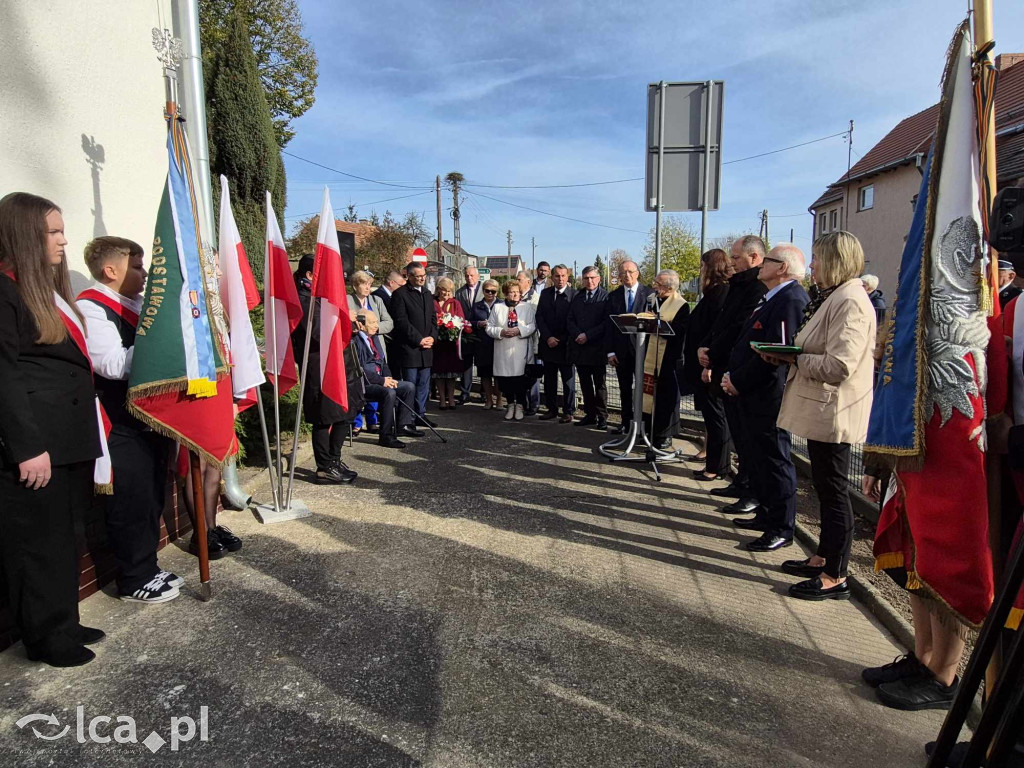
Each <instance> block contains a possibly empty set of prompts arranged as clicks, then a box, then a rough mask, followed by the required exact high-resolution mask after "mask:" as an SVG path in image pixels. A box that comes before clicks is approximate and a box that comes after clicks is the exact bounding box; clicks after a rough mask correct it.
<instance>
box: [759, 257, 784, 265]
mask: <svg viewBox="0 0 1024 768" xmlns="http://www.w3.org/2000/svg"><path fill="white" fill-rule="evenodd" d="M764 260H765V261H770V262H772V263H773V264H785V263H786V262H784V261H783V260H782V259H773V258H772V257H771V256H765V257H764Z"/></svg>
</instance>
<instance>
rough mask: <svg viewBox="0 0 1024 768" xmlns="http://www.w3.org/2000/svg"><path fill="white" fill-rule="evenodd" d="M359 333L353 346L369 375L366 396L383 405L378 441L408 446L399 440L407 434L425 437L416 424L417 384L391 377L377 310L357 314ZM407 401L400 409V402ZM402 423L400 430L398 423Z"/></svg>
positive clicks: (400, 446)
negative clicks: (382, 344) (414, 416)
mask: <svg viewBox="0 0 1024 768" xmlns="http://www.w3.org/2000/svg"><path fill="white" fill-rule="evenodd" d="M356 328H358V329H359V330H358V332H357V333H356V334H355V335H354V336H353V337H352V346H354V347H355V348H356V354H357V355H358V356H359V364H360V365H361V366H362V368H363V374H364V375H365V376H366V386H365V393H366V399H367V400H368V401H371V402H375V403H378V404H379V408H378V409H377V410H378V413H379V414H380V437H379V438H378V442H379V443H380V444H381V445H382V446H384V447H385V448H405V443H403V442H402V441H401V440H399V439H398V435H402V436H404V437H422V436H423V433H422V432H420V431H419V430H418V429H416V428H415V427H414V426H413V423H412V422H413V413H414V412H415V407H416V406H415V401H416V387H415V386H413V385H412V384H411V383H409V382H408V381H397V380H395V379H394V378H392V376H391V369H390V368H388V364H387V361H386V360H385V359H384V350H383V349H381V348H380V342H379V341H378V339H379V337H378V336H377V332H378V330H379V329H380V326H379V323H378V320H377V316H376V315H375V314H373V312H361V313H360V314H358V315H357V316H356ZM399 400H401V401H402V402H403V403H405V405H404V406H401V409H400V410H397V411H396V409H398V408H399V403H398V401H399ZM396 422H397V423H398V427H397V430H396V428H395V423H396Z"/></svg>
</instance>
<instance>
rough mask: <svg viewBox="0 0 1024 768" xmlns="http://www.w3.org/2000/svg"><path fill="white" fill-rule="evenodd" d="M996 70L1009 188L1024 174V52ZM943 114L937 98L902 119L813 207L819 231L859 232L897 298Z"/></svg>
mask: <svg viewBox="0 0 1024 768" xmlns="http://www.w3.org/2000/svg"><path fill="white" fill-rule="evenodd" d="M996 68H997V69H998V70H999V80H998V83H997V86H996V177H997V183H998V186H999V188H1002V187H1005V186H1013V185H1014V184H1016V183H1018V182H1019V181H1020V180H1021V179H1022V178H1024V54H1002V55H1000V56H997V57H996ZM938 114H939V105H938V104H935V105H932V106H931V107H928V108H927V109H925V110H922V111H921V112H918V113H917V114H915V115H911V116H910V117H907V118H905V119H904V120H901V121H900V122H899V123H898V124H897V125H896V127H895V128H893V129H892V130H891V131H889V133H888V134H886V135H885V137H884V138H883V139H882V140H881V141H879V142H878V143H877V144H876V145H875V146H873V147H872V148H871V149H870V151H868V153H867V154H866V155H864V157H862V158H861V159H860V160H859V161H857V163H856V164H855V165H854V166H853V167H852V168H850V171H849V174H843V176H842V177H841V178H840V179H838V180H837V181H835V182H834V183H832V184H830V185H829V186H828V188H827V189H826V190H825V191H824V192H823V193H822V195H821V196H820V197H819V198H818V199H817V200H815V201H814V202H813V203H811V205H810V207H809V208H808V210H809V211H810V212H811V214H812V215H813V216H814V237H818V236H819V235H822V234H826V233H828V232H833V231H835V230H837V229H845V230H846V231H848V232H852V233H853V234H855V235H856V236H857V238H858V239H859V240H860V241H861V244H862V245H863V246H864V257H865V260H866V264H865V268H864V269H865V272H870V273H872V274H875V275H878V279H879V287H880V288H881V289H882V290H883V291H884V293H885V295H886V297H887V299H888V300H890V301H891V299H892V296H893V293H894V292H895V290H896V279H897V272H898V270H899V264H900V256H901V255H902V253H903V243H904V241H905V239H906V236H907V232H908V231H909V230H910V222H911V219H912V218H913V213H914V204H915V203H916V202H917V194H918V190H919V188H920V186H921V175H922V174H923V173H924V164H925V161H926V160H927V158H928V150H929V149H930V148H931V143H932V134H933V133H934V131H935V124H936V122H937V121H938Z"/></svg>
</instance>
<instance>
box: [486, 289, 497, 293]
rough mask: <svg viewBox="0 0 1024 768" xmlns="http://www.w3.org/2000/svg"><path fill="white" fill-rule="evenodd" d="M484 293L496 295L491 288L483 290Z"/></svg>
mask: <svg viewBox="0 0 1024 768" xmlns="http://www.w3.org/2000/svg"><path fill="white" fill-rule="evenodd" d="M484 293H497V291H496V290H494V289H493V288H484Z"/></svg>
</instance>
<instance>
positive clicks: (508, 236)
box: [505, 229, 512, 266]
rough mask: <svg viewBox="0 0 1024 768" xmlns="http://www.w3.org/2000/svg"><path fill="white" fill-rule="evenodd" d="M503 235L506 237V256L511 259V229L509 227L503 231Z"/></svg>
mask: <svg viewBox="0 0 1024 768" xmlns="http://www.w3.org/2000/svg"><path fill="white" fill-rule="evenodd" d="M505 237H506V238H507V239H508V257H509V258H510V259H511V258H512V230H511V229H510V230H509V231H508V232H506V233H505ZM510 266H511V265H510Z"/></svg>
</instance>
